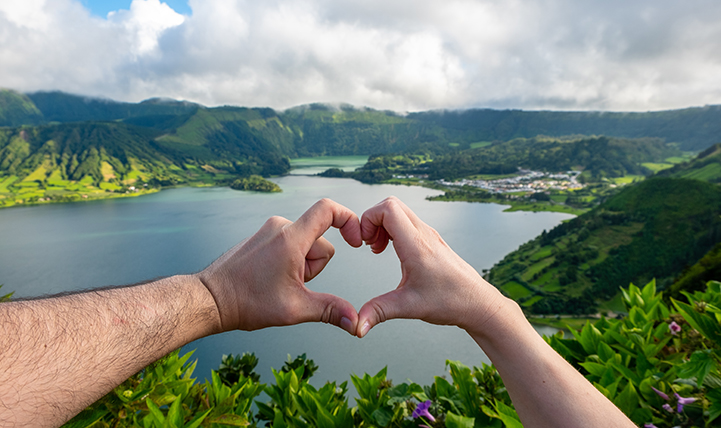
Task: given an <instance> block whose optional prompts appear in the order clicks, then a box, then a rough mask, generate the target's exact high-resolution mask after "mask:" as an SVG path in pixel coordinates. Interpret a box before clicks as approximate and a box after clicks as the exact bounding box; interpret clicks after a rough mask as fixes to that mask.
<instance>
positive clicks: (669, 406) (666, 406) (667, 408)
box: [661, 403, 673, 413]
mask: <svg viewBox="0 0 721 428" xmlns="http://www.w3.org/2000/svg"><path fill="white" fill-rule="evenodd" d="M661 407H663V410H665V411H667V412H669V413H673V408H672V407H671V405H670V404H668V403H666V404H664V405H663V406H661Z"/></svg>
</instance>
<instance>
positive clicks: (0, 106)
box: [0, 88, 44, 126]
mask: <svg viewBox="0 0 721 428" xmlns="http://www.w3.org/2000/svg"><path fill="white" fill-rule="evenodd" d="M43 121H44V119H43V114H42V113H41V112H40V110H39V109H38V108H37V107H36V106H35V104H33V102H32V100H31V99H30V98H29V97H28V96H27V95H24V94H21V93H19V92H15V91H12V90H9V89H2V88H0V126H20V125H37V124H39V123H42V122H43Z"/></svg>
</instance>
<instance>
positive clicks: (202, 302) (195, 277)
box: [173, 273, 224, 337]
mask: <svg viewBox="0 0 721 428" xmlns="http://www.w3.org/2000/svg"><path fill="white" fill-rule="evenodd" d="M173 278H174V279H176V280H177V281H180V282H182V283H183V284H186V285H187V286H188V287H189V289H190V293H191V296H192V298H193V302H192V306H194V307H195V312H196V313H197V314H202V316H200V318H201V319H202V320H203V322H202V323H201V326H200V330H199V331H198V334H200V337H205V336H208V335H211V334H218V333H222V332H223V331H224V330H223V327H222V322H221V318H220V310H219V307H218V302H217V300H216V297H215V295H214V294H213V293H212V292H211V291H210V290H209V289H208V286H207V285H206V284H205V282H204V281H203V280H202V279H201V277H200V274H199V273H196V274H190V275H177V276H175V277H173Z"/></svg>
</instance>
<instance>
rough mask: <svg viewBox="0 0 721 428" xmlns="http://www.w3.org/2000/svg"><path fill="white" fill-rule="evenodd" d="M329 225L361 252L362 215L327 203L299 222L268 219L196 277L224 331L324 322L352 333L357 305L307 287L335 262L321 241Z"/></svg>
mask: <svg viewBox="0 0 721 428" xmlns="http://www.w3.org/2000/svg"><path fill="white" fill-rule="evenodd" d="M331 226H333V227H336V228H339V229H340V232H341V234H342V235H343V238H344V239H345V240H346V242H348V244H350V245H352V246H353V247H360V245H361V243H362V241H361V236H360V227H359V222H358V216H356V215H355V214H354V213H353V212H352V211H351V210H349V209H348V208H346V207H344V206H342V205H340V204H338V203H336V202H333V201H331V200H330V199H323V200H321V201H318V202H317V203H316V204H315V205H313V206H312V207H311V208H310V209H308V211H306V212H305V213H304V214H303V215H302V216H301V217H300V218H299V219H298V220H297V221H296V222H295V223H293V222H291V221H289V220H286V219H285V218H282V217H272V218H270V219H269V220H268V221H267V222H266V223H265V224H264V225H263V227H261V228H260V230H258V232H256V234H255V235H253V236H252V237H250V238H249V239H247V240H245V241H243V242H241V243H240V244H238V245H237V246H235V247H234V248H232V249H231V250H230V251H228V252H227V253H225V254H224V255H223V256H221V257H220V258H219V259H218V260H216V261H215V262H213V264H211V265H210V266H209V267H207V268H206V269H205V270H203V271H202V272H200V273H198V274H197V276H198V278H199V279H200V280H201V281H202V282H203V284H205V286H206V287H207V288H208V290H209V291H210V293H211V294H212V295H213V298H214V299H215V303H216V305H217V307H218V312H219V315H220V322H221V330H222V331H228V330H234V329H240V330H256V329H260V328H264V327H271V326H283V325H292V324H299V323H302V322H309V321H322V322H326V323H331V324H334V325H336V326H340V327H341V328H343V329H344V330H346V331H348V332H349V333H351V334H354V333H355V331H356V328H357V322H358V314H357V312H356V310H355V308H354V307H353V305H351V304H350V303H349V302H348V301H346V300H344V299H342V298H340V297H337V296H333V295H331V294H324V293H317V292H313V291H311V290H309V289H308V288H307V287H306V286H305V282H307V281H310V280H311V279H313V278H315V277H316V275H318V274H319V273H320V272H321V271H322V270H323V268H324V267H325V266H326V264H328V261H330V259H331V257H333V254H334V252H335V249H334V248H333V245H332V244H331V243H330V242H328V240H326V239H325V238H323V236H322V235H323V233H325V231H326V230H328V228H330V227H331Z"/></svg>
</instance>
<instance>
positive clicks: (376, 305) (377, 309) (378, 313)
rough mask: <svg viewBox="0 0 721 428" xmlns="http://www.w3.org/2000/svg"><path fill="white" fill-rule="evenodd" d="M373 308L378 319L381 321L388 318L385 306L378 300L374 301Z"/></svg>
mask: <svg viewBox="0 0 721 428" xmlns="http://www.w3.org/2000/svg"><path fill="white" fill-rule="evenodd" d="M371 308H372V309H373V313H374V314H376V319H377V320H378V322H379V323H382V322H386V321H387V320H388V317H387V316H386V312H385V310H384V309H383V306H381V305H380V304H379V303H378V302H372V303H371Z"/></svg>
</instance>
